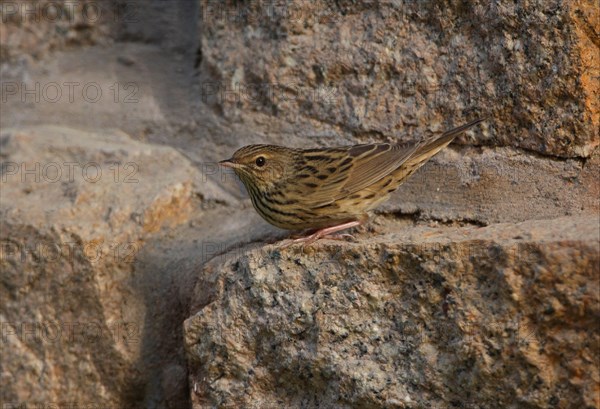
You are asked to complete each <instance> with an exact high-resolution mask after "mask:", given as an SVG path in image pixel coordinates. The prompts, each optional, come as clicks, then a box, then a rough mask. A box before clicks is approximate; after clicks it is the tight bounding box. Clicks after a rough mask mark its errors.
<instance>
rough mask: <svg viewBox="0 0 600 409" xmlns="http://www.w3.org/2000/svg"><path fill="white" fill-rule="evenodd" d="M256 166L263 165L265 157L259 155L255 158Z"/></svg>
mask: <svg viewBox="0 0 600 409" xmlns="http://www.w3.org/2000/svg"><path fill="white" fill-rule="evenodd" d="M256 166H258V167H262V166H265V158H263V157H262V156H259V157H258V158H256Z"/></svg>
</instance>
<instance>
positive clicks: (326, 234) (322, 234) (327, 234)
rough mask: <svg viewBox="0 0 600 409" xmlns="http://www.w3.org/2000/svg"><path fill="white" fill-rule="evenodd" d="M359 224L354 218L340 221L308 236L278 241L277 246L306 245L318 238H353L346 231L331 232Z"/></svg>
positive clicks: (360, 222)
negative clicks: (348, 220) (349, 220)
mask: <svg viewBox="0 0 600 409" xmlns="http://www.w3.org/2000/svg"><path fill="white" fill-rule="evenodd" d="M361 224H362V221H358V220H356V221H352V222H347V223H342V224H339V225H337V226H331V227H326V228H324V229H320V230H317V231H316V232H314V233H312V234H309V235H308V236H304V237H298V238H295V239H287V240H284V241H282V242H281V243H279V245H278V247H279V248H281V249H284V248H286V247H289V246H291V245H292V244H301V245H302V246H306V245H309V244H312V243H314V242H315V241H317V240H319V239H324V238H327V239H332V240H343V239H345V238H352V239H354V236H352V235H351V234H348V233H342V234H336V235H334V234H333V233H336V232H338V231H341V230H346V229H350V228H352V227H356V226H360V225H361Z"/></svg>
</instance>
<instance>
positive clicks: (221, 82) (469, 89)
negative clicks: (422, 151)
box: [199, 0, 600, 157]
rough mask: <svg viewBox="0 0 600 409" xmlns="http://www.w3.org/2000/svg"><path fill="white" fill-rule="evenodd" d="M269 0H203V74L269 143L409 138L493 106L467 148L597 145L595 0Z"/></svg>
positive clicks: (229, 113)
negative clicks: (294, 138)
mask: <svg viewBox="0 0 600 409" xmlns="http://www.w3.org/2000/svg"><path fill="white" fill-rule="evenodd" d="M269 4H270V3H268V2H266V3H263V2H250V3H245V2H237V1H227V2H213V1H210V0H204V1H202V8H201V12H202V21H201V24H200V25H199V29H200V32H201V34H200V35H201V41H202V65H201V68H202V69H201V72H200V74H201V76H200V82H201V84H202V97H203V99H204V100H205V101H206V102H207V103H209V104H211V105H213V106H214V107H215V108H216V109H218V110H219V112H222V113H223V114H224V115H225V116H226V117H228V118H231V119H232V120H236V119H237V120H246V121H249V122H253V121H254V122H256V123H257V125H258V126H259V127H260V126H261V125H262V126H264V127H265V129H268V130H269V131H267V132H268V134H269V136H270V138H271V140H272V141H273V142H281V141H284V140H285V139H287V137H286V136H285V134H286V133H287V134H290V133H299V134H301V135H303V136H304V137H305V138H306V137H309V136H312V137H314V136H320V139H325V142H326V143H332V142H333V143H337V142H339V140H337V139H332V134H339V135H341V136H342V138H341V139H342V141H343V142H346V143H348V142H350V143H352V142H356V141H364V140H369V141H372V140H389V139H397V138H399V137H401V136H402V137H406V138H417V137H419V136H420V135H419V134H420V133H421V132H426V131H428V132H431V131H439V130H440V129H442V128H445V127H449V126H451V125H458V124H460V123H461V122H465V121H466V119H467V117H468V118H471V117H476V116H480V115H483V114H490V115H492V119H490V121H488V123H487V125H485V131H484V132H483V134H482V135H479V134H478V138H477V139H471V138H468V137H462V138H461V140H462V142H463V143H468V144H476V145H495V146H513V147H519V148H523V149H526V150H530V151H535V152H539V153H542V154H545V155H551V156H560V157H588V156H590V154H591V152H592V151H593V148H594V147H595V146H597V145H598V129H599V127H600V106H599V104H598V101H599V100H600V68H599V67H600V57H598V55H599V49H600V44H599V42H598V38H600V36H599V33H598V26H597V24H595V23H594V22H597V21H598V17H599V11H598V7H597V4H596V3H595V2H594V1H576V2H571V1H565V0H552V1H544V2H542V1H532V2H519V3H514V2H513V3H510V4H509V3H506V2H500V3H490V2H488V1H480V0H469V1H449V2H444V3H440V2H438V1H403V2H376V1H367V2H353V1H333V0H330V1H329V0H328V1H317V2H309V1H298V2H290V3H285V4H280V3H277V2H276V4H275V5H271V6H269ZM415 132H416V135H413V133H415ZM407 134H408V135H407ZM282 135H284V136H283V137H282ZM305 143H306V141H305Z"/></svg>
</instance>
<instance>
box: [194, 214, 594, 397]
mask: <svg viewBox="0 0 600 409" xmlns="http://www.w3.org/2000/svg"><path fill="white" fill-rule="evenodd" d="M599 223H600V219H598V217H579V218H574V217H573V218H558V219H554V220H544V221H529V222H524V223H519V224H496V225H493V226H489V227H484V228H478V227H474V226H462V227H443V226H438V227H428V226H411V225H410V223H403V224H402V223H399V224H398V223H397V224H395V225H393V226H391V227H390V224H394V223H385V225H386V226H387V230H388V232H387V233H384V234H380V235H377V234H371V235H370V238H369V240H368V243H367V242H366V241H363V240H365V239H366V237H365V236H364V235H360V236H358V243H339V242H335V241H323V242H321V243H319V244H318V245H316V246H313V247H312V248H310V249H309V248H307V249H305V251H304V253H303V251H302V249H301V248H299V247H290V248H287V249H284V250H278V249H276V248H274V247H272V246H266V247H256V246H254V247H248V248H247V249H245V250H246V251H242V252H240V251H236V252H234V253H233V254H224V255H222V256H221V257H217V258H215V259H214V260H213V261H211V262H210V263H208V264H207V266H206V267H205V269H204V271H203V273H202V275H201V276H200V281H199V282H198V284H197V286H196V291H195V295H194V303H195V304H193V305H192V312H193V315H192V316H191V317H190V318H189V319H188V320H187V321H186V323H185V343H186V348H187V351H188V355H189V357H190V359H191V363H190V365H191V367H190V373H191V376H190V378H191V384H190V388H191V392H192V402H193V405H194V406H193V407H195V408H206V407H220V408H238V407H248V408H264V407H288V408H292V407H293V408H299V407H302V408H316V407H327V408H333V407H335V408H355V407H361V408H381V407H386V408H415V407H418V408H445V407H462V408H476V407H502V408H525V407H527V408H567V407H578V408H597V407H598V406H599V405H600V400H599V399H598V387H599V385H600V373H599V369H598V368H599V367H598V363H599V358H598V357H599V356H600V349H599V345H600V343H599V342H600V335H599V334H600V324H599V322H600V320H599V319H600V309H599V306H600V295H599V294H600V287H599V279H600V269H599V266H600V252H599V248H598V245H599V242H600V232H599V230H598V225H599ZM389 230H391V231H393V232H389Z"/></svg>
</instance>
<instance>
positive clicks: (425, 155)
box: [409, 117, 487, 163]
mask: <svg viewBox="0 0 600 409" xmlns="http://www.w3.org/2000/svg"><path fill="white" fill-rule="evenodd" d="M486 119H487V117H484V118H479V119H476V120H474V121H471V122H469V123H468V124H465V125H461V126H459V127H457V128H454V129H451V130H449V131H446V132H444V133H443V134H442V136H440V137H439V138H437V139H435V140H433V141H431V142H428V143H425V144H423V145H422V146H421V147H419V148H417V150H416V151H415V153H414V154H413V155H412V156H411V158H410V159H409V161H410V162H413V163H414V162H417V163H419V162H421V161H425V160H427V159H429V158H431V157H432V156H434V155H436V154H437V153H438V152H439V151H441V150H442V149H444V148H445V147H446V146H448V145H449V144H450V142H452V141H453V140H454V138H456V137H457V136H458V135H460V134H461V133H463V132H464V131H466V130H467V129H469V128H472V127H474V126H475V125H477V124H479V123H481V122H483V121H485V120H486Z"/></svg>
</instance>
